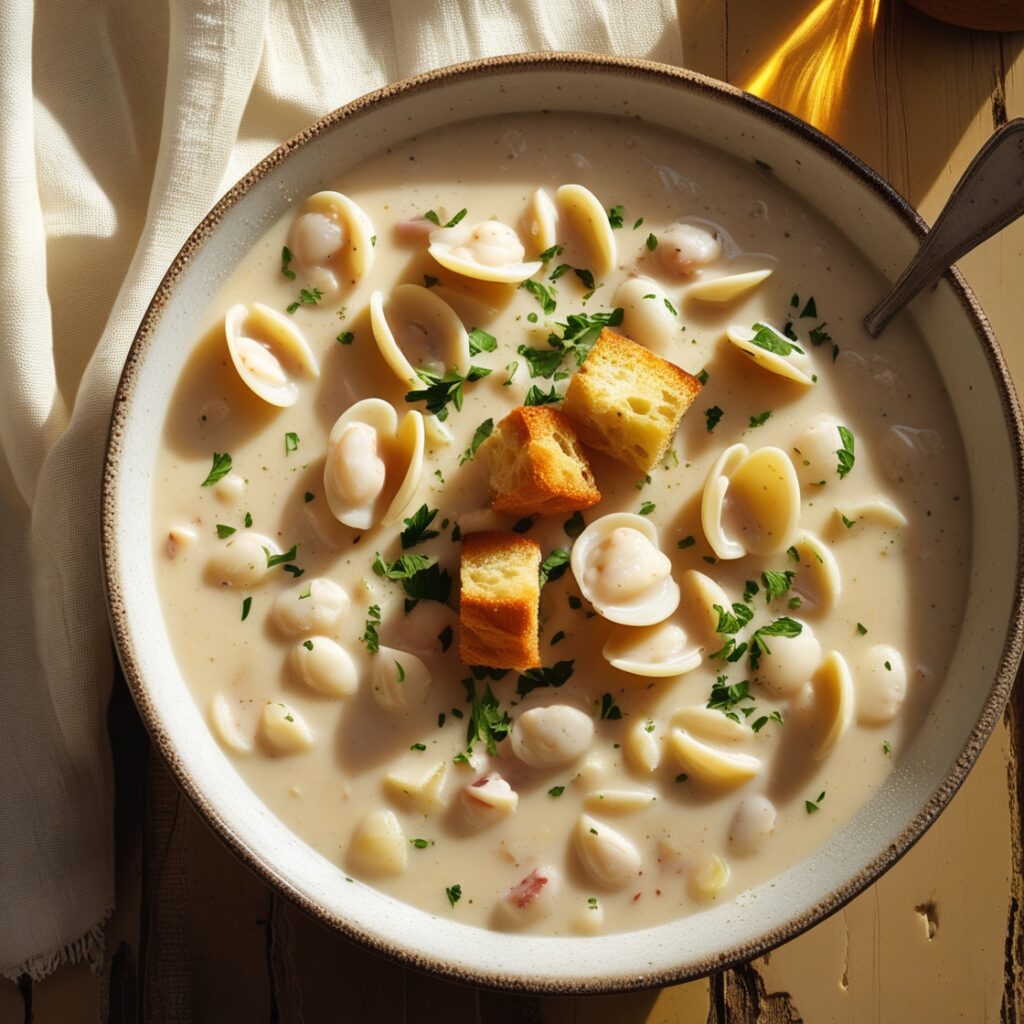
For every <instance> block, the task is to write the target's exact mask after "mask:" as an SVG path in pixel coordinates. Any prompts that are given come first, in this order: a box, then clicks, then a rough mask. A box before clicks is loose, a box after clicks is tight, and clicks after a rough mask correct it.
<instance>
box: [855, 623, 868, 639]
mask: <svg viewBox="0 0 1024 1024" xmlns="http://www.w3.org/2000/svg"><path fill="white" fill-rule="evenodd" d="M867 631H868V627H867V626H865V625H864V623H863V622H858V623H857V632H858V633H860V635H861V636H865V635H866V634H867Z"/></svg>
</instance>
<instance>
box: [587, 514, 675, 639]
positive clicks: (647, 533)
mask: <svg viewBox="0 0 1024 1024" xmlns="http://www.w3.org/2000/svg"><path fill="white" fill-rule="evenodd" d="M569 564H570V566H571V567H572V571H573V575H574V576H575V577H576V582H577V584H578V585H579V588H580V590H581V591H582V592H583V596H584V597H585V598H586V599H587V600H588V601H589V602H590V603H591V604H592V605H593V606H594V609H595V611H597V612H598V613H599V614H600V615H603V616H604V617H605V618H606V619H608V620H609V621H610V622H617V623H621V624H622V625H626V626H653V625H654V624H655V623H658V622H662V621H664V620H665V619H667V618H668V617H669V616H670V615H671V614H672V613H673V612H674V611H675V610H676V607H677V606H678V604H679V586H678V585H677V584H676V582H675V580H674V579H672V563H671V562H670V561H669V560H668V558H667V557H666V556H665V555H664V554H663V553H662V551H661V550H660V549H659V547H658V531H657V529H656V528H655V526H654V524H653V523H652V522H651V521H650V520H649V519H647V518H646V517H644V516H638V515H634V514H632V513H630V512H614V513H612V514H611V515H607V516H602V517H601V518H600V519H595V520H594V522H592V523H591V524H590V525H589V526H588V527H587V528H586V529H585V530H584V531H583V533H581V534H580V536H579V538H578V539H577V540H576V543H575V544H574V545H573V548H572V556H571V558H570V563H569Z"/></svg>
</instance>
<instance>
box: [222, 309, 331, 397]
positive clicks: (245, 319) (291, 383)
mask: <svg viewBox="0 0 1024 1024" xmlns="http://www.w3.org/2000/svg"><path fill="white" fill-rule="evenodd" d="M224 336H225V337H226V338H227V343H228V353H229V354H230V355H231V362H232V364H233V365H234V367H235V369H236V370H237V371H238V376H239V377H241V378H242V383H243V384H244V385H245V386H246V387H247V388H248V389H249V390H250V391H251V392H252V393H253V394H254V395H256V396H257V398H261V399H263V401H264V402H267V403H268V404H269V405H276V406H279V407H281V408H285V407H287V406H290V405H294V404H295V403H296V401H298V398H299V385H298V384H297V383H296V382H295V377H296V376H304V377H319V376H320V367H319V366H317V362H316V357H315V356H314V355H313V352H312V350H311V349H310V347H309V344H308V343H307V341H306V339H305V338H304V337H303V336H302V332H301V331H300V330H299V329H298V328H297V327H296V326H295V324H294V323H293V322H292V321H291V320H289V319H288V317H287V316H285V314H284V313H279V312H278V311H277V310H276V309H271V308H270V307H269V306H264V305H263V304H262V303H260V302H254V303H253V304H252V305H251V306H244V305H242V304H241V303H239V304H237V305H235V306H232V307H231V308H230V309H229V310H228V311H227V313H225V314H224Z"/></svg>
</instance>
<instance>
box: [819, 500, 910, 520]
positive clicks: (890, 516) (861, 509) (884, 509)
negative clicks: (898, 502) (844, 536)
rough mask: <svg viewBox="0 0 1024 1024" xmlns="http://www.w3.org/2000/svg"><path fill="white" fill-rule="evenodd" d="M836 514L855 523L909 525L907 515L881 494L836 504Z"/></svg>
mask: <svg viewBox="0 0 1024 1024" xmlns="http://www.w3.org/2000/svg"><path fill="white" fill-rule="evenodd" d="M836 515H837V516H840V517H845V518H846V519H849V520H851V521H852V522H853V523H855V524H856V523H860V522H865V523H875V524H876V525H878V526H885V527H890V528H899V527H902V526H906V525H907V517H906V516H905V515H904V514H903V513H902V512H901V511H900V510H899V509H898V508H897V507H896V506H895V505H894V504H893V503H892V502H891V501H890V500H889V499H888V498H883V497H881V496H878V497H874V498H865V499H864V500H863V501H848V502H845V503H844V504H842V505H836Z"/></svg>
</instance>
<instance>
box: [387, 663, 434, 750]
mask: <svg viewBox="0 0 1024 1024" xmlns="http://www.w3.org/2000/svg"><path fill="white" fill-rule="evenodd" d="M395 664H396V665H397V664H398V662H397V661H396V662H395ZM409 749H410V750H426V749H427V745H426V743H414V744H413V745H412V746H411V747H409Z"/></svg>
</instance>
